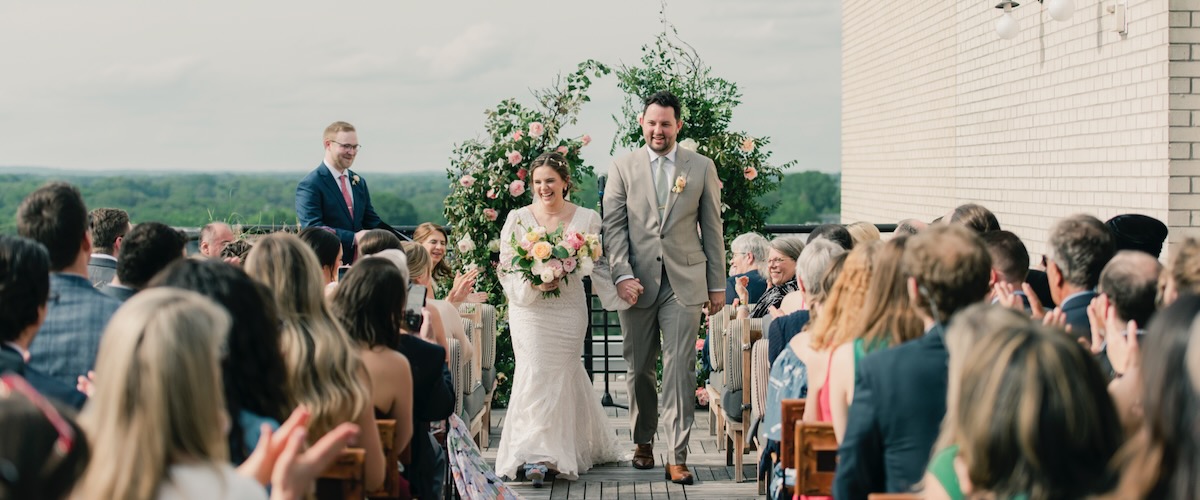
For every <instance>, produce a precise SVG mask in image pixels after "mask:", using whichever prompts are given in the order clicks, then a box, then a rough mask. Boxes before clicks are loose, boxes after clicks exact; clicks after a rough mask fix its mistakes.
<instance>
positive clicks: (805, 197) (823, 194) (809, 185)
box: [758, 171, 888, 224]
mask: <svg viewBox="0 0 1200 500" xmlns="http://www.w3.org/2000/svg"><path fill="white" fill-rule="evenodd" d="M758 202H759V203H761V204H763V205H765V206H768V207H774V211H772V212H771V216H770V217H769V218H767V222H768V223H770V224H807V223H817V222H826V221H828V220H833V221H836V220H837V218H836V214H838V213H839V212H841V205H842V192H841V182H840V179H839V178H838V177H837V176H834V175H830V174H826V173H823V172H816V171H808V172H799V173H794V174H787V175H785V176H784V177H783V182H781V183H780V184H779V190H777V191H775V192H773V193H768V194H766V195H764V196H762V197H761V198H759V199H758ZM878 222H888V221H878Z"/></svg>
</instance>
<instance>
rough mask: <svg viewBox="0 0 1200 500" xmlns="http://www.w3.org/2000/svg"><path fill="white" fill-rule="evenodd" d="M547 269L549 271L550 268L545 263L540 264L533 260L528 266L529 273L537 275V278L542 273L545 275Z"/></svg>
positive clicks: (538, 261)
mask: <svg viewBox="0 0 1200 500" xmlns="http://www.w3.org/2000/svg"><path fill="white" fill-rule="evenodd" d="M547 269H550V268H549V267H548V266H546V263H545V262H542V261H540V260H537V259H534V261H533V265H532V266H529V272H531V273H533V274H536V275H539V276H540V275H541V274H542V273H545V272H546V270H547ZM551 271H553V269H551Z"/></svg>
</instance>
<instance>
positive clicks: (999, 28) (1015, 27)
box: [996, 0, 1075, 40]
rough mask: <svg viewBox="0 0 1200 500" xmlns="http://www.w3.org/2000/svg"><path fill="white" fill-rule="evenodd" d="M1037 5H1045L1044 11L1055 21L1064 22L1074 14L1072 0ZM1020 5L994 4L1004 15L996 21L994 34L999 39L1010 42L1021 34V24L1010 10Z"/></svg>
mask: <svg viewBox="0 0 1200 500" xmlns="http://www.w3.org/2000/svg"><path fill="white" fill-rule="evenodd" d="M1038 3H1042V4H1045V6H1046V10H1048V11H1050V17H1051V18H1053V19H1054V20H1055V21H1066V20H1068V19H1071V14H1074V13H1075V2H1074V1H1073V0H1038ZM1020 5H1021V4H1019V3H1017V2H1014V1H1012V0H1002V1H1001V2H1000V3H999V4H996V8H997V9H1000V10H1003V11H1004V15H1002V16H1000V19H997V20H996V34H997V35H1000V38H1003V39H1005V40H1012V39H1013V38H1016V37H1017V34H1019V33H1020V32H1021V24H1020V23H1018V22H1017V18H1015V17H1013V15H1012V10H1013V9H1015V8H1017V7H1019V6H1020Z"/></svg>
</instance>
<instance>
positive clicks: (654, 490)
mask: <svg viewBox="0 0 1200 500" xmlns="http://www.w3.org/2000/svg"><path fill="white" fill-rule="evenodd" d="M667 484H668V482H667V481H663V480H658V481H654V482H651V483H650V494H651V495H653V496H652V498H656V499H657V498H671V497H670V496H669V495H668V494H667Z"/></svg>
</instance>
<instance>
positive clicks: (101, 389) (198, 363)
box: [73, 288, 373, 500]
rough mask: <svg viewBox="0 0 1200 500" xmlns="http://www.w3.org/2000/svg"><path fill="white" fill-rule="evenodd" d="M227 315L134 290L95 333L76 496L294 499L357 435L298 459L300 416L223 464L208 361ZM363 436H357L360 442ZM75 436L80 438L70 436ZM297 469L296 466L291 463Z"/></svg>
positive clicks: (174, 295)
mask: <svg viewBox="0 0 1200 500" xmlns="http://www.w3.org/2000/svg"><path fill="white" fill-rule="evenodd" d="M229 322H230V321H229V316H228V314H226V313H225V311H223V310H222V309H221V308H220V306H218V305H216V304H214V303H213V302H212V301H211V300H208V299H206V298H204V297H202V296H200V295H198V294H196V293H195V292H189V291H186V290H177V289H171V288H156V289H153V290H147V291H145V292H143V293H139V294H138V295H137V296H136V297H134V298H132V299H130V300H129V302H128V303H127V304H126V305H125V307H122V308H121V310H120V312H118V313H117V314H116V315H115V316H114V317H113V321H112V324H110V325H109V326H108V328H106V329H105V332H104V341H103V343H102V344H103V345H102V346H101V352H102V356H101V357H100V358H99V359H100V361H99V363H98V365H97V367H96V370H97V372H98V373H100V374H101V375H100V377H99V378H97V380H96V387H95V399H93V400H92V402H91V403H90V404H89V405H88V406H87V408H85V409H84V411H83V413H82V414H81V415H80V417H79V423H80V426H81V427H82V428H83V429H84V430H85V431H86V433H87V436H86V439H87V442H88V446H89V447H90V448H91V449H92V451H93V454H94V455H95V456H97V457H106V458H112V457H120V459H119V460H116V459H107V460H95V461H93V463H92V464H91V465H90V467H88V468H87V471H86V472H85V473H84V476H83V478H82V480H81V481H80V482H79V484H78V485H77V486H76V488H75V491H74V493H73V496H74V497H76V498H121V499H131V500H148V499H152V498H159V499H176V498H227V499H259V498H261V499H265V498H267V494H266V490H265V489H264V486H267V485H268V484H270V485H271V486H272V492H271V496H272V498H300V497H301V496H302V495H303V494H304V493H306V492H307V489H308V487H309V486H310V485H311V484H312V481H313V480H314V479H315V477H316V475H317V474H319V473H320V471H321V470H323V469H324V467H325V466H326V465H327V464H329V463H330V462H332V461H333V459H335V458H336V457H337V454H338V453H339V451H340V450H341V449H342V448H344V447H345V445H346V443H347V442H348V441H349V440H350V439H351V438H353V437H354V435H355V433H356V432H357V428H356V427H355V426H354V425H353V424H344V425H342V426H339V427H338V428H337V429H334V430H331V431H330V432H329V433H328V434H327V435H326V437H325V438H324V439H322V440H320V441H318V442H316V444H315V445H314V446H313V448H312V449H311V450H309V451H308V452H304V453H303V454H304V455H309V456H307V457H300V456H295V455H293V454H294V453H295V452H297V451H299V448H300V445H301V444H302V443H301V442H302V441H303V439H304V437H305V435H304V432H303V425H302V423H301V421H303V420H304V418H305V416H304V415H303V412H301V414H298V415H297V416H295V417H293V419H290V421H289V423H288V424H286V425H285V426H284V428H286V429H282V428H281V430H280V432H279V433H277V434H272V435H267V436H264V437H263V439H262V440H261V441H260V442H259V443H258V448H257V449H256V450H255V453H254V455H255V456H256V457H257V458H256V459H255V460H248V461H247V462H246V463H245V464H243V465H242V467H240V468H238V469H237V470H236V471H235V470H234V468H233V467H232V466H231V465H230V464H229V461H228V458H227V454H226V447H225V433H224V430H223V427H222V426H223V422H225V415H224V412H225V402H224V401H223V399H224V394H223V391H222V390H221V387H222V384H221V380H220V376H221V375H220V373H219V372H218V368H217V366H218V358H219V356H220V351H221V345H222V343H223V340H224V337H225V333H226V332H227V331H228V330H229ZM369 434H373V433H369V432H363V433H362V435H363V436H364V437H365V436H367V435H369ZM80 439H82V436H81V437H80ZM285 447H286V448H287V449H288V452H287V453H285V452H284V448H285ZM297 463H300V465H297Z"/></svg>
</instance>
